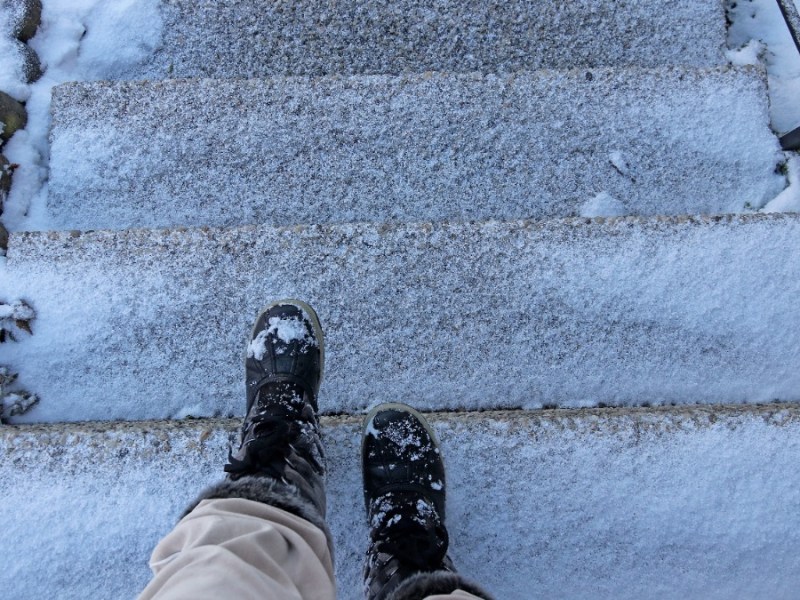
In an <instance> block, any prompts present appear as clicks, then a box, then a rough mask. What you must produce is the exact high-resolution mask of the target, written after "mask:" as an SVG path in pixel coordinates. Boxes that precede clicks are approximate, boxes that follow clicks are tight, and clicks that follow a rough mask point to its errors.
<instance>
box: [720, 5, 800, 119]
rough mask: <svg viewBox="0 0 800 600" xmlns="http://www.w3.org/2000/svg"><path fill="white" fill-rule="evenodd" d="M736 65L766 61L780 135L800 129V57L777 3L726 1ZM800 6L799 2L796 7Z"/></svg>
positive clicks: (773, 110)
mask: <svg viewBox="0 0 800 600" xmlns="http://www.w3.org/2000/svg"><path fill="white" fill-rule="evenodd" d="M726 4H727V7H728V8H727V9H728V14H729V18H730V20H731V26H730V28H729V30H728V44H729V46H730V47H731V48H733V50H732V51H730V52H729V53H728V57H729V59H730V60H731V61H732V62H733V63H734V64H757V63H758V62H759V61H763V62H764V63H765V64H766V67H767V72H768V73H769V95H770V115H771V118H772V124H773V126H774V127H775V129H776V130H777V131H778V132H779V133H786V132H788V131H791V130H792V129H794V128H796V127H800V102H798V100H797V99H798V98H800V53H798V51H797V47H796V46H795V44H794V42H793V41H792V37H791V34H790V32H789V29H788V28H787V26H786V22H785V21H784V18H783V15H782V14H781V11H780V8H779V6H778V3H777V2H776V1H775V0H741V1H740V0H737V1H733V0H726ZM798 4H800V3H798V2H797V1H795V5H796V6H797V5H798Z"/></svg>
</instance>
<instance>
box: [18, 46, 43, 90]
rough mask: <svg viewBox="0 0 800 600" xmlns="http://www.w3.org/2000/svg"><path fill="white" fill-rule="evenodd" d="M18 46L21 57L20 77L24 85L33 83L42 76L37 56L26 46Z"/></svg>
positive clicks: (40, 64)
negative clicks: (23, 79)
mask: <svg viewBox="0 0 800 600" xmlns="http://www.w3.org/2000/svg"><path fill="white" fill-rule="evenodd" d="M18 44H19V53H20V55H21V56H22V75H23V77H24V78H25V83H33V82H34V81H36V80H37V79H39V78H40V77H41V76H42V63H41V61H40V60H39V55H38V54H36V52H35V51H34V49H33V48H31V47H30V46H28V44H23V43H22V42H18Z"/></svg>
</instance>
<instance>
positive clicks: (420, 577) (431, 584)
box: [386, 571, 493, 600]
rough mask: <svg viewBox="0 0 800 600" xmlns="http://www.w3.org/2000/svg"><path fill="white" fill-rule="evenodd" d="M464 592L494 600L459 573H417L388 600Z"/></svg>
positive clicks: (421, 598)
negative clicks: (457, 591)
mask: <svg viewBox="0 0 800 600" xmlns="http://www.w3.org/2000/svg"><path fill="white" fill-rule="evenodd" d="M456 590H464V591H465V592H469V593H470V594H473V595H475V596H478V597H479V598H483V600H493V599H492V596H490V595H489V593H488V592H487V591H486V590H484V589H482V588H481V587H479V586H478V585H476V584H474V583H472V582H471V581H468V580H466V579H464V578H463V577H462V576H461V575H459V574H458V573H451V572H450V571H434V572H432V573H417V574H415V575H412V576H411V577H409V578H408V579H406V580H405V581H404V582H403V583H401V584H400V586H399V587H398V588H397V589H396V590H394V591H393V592H392V593H391V594H389V596H388V597H387V598H386V600H423V599H424V598H427V597H428V596H433V595H436V594H451V593H453V592H455V591H456Z"/></svg>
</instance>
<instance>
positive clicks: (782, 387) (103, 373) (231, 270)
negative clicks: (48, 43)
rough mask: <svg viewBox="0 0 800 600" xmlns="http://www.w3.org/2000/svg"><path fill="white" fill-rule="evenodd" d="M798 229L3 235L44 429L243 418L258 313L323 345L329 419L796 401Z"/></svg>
mask: <svg viewBox="0 0 800 600" xmlns="http://www.w3.org/2000/svg"><path fill="white" fill-rule="evenodd" d="M799 235H800V215H794V214H777V215H755V214H754V215H741V216H732V215H731V216H719V217H673V218H666V217H664V218H633V217H627V218H621V219H594V220H589V219H563V220H554V221H541V222H533V221H511V222H500V221H489V222H477V223H437V224H430V223H417V224H394V225H392V224H369V223H363V224H346V225H329V226H297V227H289V228H272V227H267V226H257V227H243V228H236V229H219V230H217V229H208V228H201V229H176V230H130V231H98V232H85V233H80V232H44V233H12V235H11V238H10V242H9V250H8V257H7V259H6V268H5V269H4V271H3V273H2V274H0V276H2V277H3V278H4V280H5V281H4V282H5V283H6V284H7V286H6V287H7V289H13V290H16V292H17V293H18V295H19V296H18V297H20V298H21V299H26V298H29V299H31V302H32V306H33V308H34V309H35V310H36V312H37V319H36V321H35V322H34V329H33V335H32V336H28V337H26V339H24V340H23V341H22V343H19V344H2V345H0V364H4V365H9V367H10V368H11V369H12V370H17V371H18V372H19V373H20V379H19V383H20V385H22V386H23V387H25V388H26V389H28V390H29V391H31V392H34V393H37V394H39V395H40V397H41V403H40V405H39V406H37V407H35V408H34V409H33V410H32V411H31V412H30V413H28V414H27V415H25V416H24V417H21V419H22V420H27V421H28V422H35V421H53V420H58V421H77V420H103V419H111V420H113V419H132V420H136V419H148V418H157V419H158V418H168V417H182V416H186V415H192V416H215V415H216V416H228V415H240V414H241V412H242V407H241V395H242V388H243V383H242V371H243V367H242V365H243V352H244V347H245V342H246V339H247V336H248V335H249V331H250V327H251V323H252V319H253V318H254V317H255V316H256V314H257V313H258V311H259V309H260V308H261V307H262V306H263V305H264V304H266V303H267V302H269V301H272V300H275V299H278V298H282V297H298V298H302V299H305V300H307V301H309V302H311V304H312V305H313V306H315V307H316V308H317V310H318V311H319V314H320V317H321V319H322V322H323V326H324V328H325V330H326V348H327V357H328V358H327V363H328V364H327V371H326V380H325V382H324V383H323V386H322V392H321V398H320V407H321V410H322V411H323V412H325V413H327V414H335V413H355V412H359V411H363V410H365V409H366V408H367V407H368V406H370V405H372V404H375V403H377V402H381V401H407V402H410V403H413V404H415V405H418V406H420V407H421V408H423V409H426V410H462V409H468V410H488V409H498V408H519V407H522V408H536V407H540V406H543V405H554V406H572V407H576V406H596V405H603V404H607V405H639V404H642V403H643V402H653V403H657V404H669V403H679V404H680V403H687V402H701V403H719V402H732V403H742V402H764V401H772V400H781V401H797V400H800V398H799V397H798V396H797V390H798V389H800V371H798V370H797V369H796V365H795V364H794V361H793V358H794V357H796V356H798V355H800V306H798V303H797V302H796V298H797V297H798V293H800V261H797V260H795V253H793V252H791V251H789V250H788V249H791V248H794V247H795V246H796V242H797V239H798V236H799Z"/></svg>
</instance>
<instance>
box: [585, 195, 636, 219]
mask: <svg viewBox="0 0 800 600" xmlns="http://www.w3.org/2000/svg"><path fill="white" fill-rule="evenodd" d="M625 214H627V211H626V210H625V207H624V206H623V204H622V202H620V201H619V200H617V199H616V198H614V197H613V196H612V195H611V194H609V193H608V192H600V193H599V194H597V196H595V197H594V198H592V199H591V200H587V201H586V202H585V203H584V204H583V206H581V210H580V215H581V216H582V217H621V216H623V215H625Z"/></svg>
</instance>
